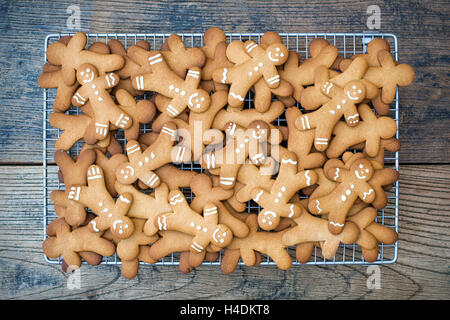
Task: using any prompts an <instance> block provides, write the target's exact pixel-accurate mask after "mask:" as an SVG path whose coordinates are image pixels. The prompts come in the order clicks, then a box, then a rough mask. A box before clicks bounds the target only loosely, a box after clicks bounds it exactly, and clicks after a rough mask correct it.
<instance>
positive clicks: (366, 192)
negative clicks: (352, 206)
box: [356, 183, 375, 203]
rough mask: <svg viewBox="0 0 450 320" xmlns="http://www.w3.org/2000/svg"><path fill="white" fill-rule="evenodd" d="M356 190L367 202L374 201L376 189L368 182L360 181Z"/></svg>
mask: <svg viewBox="0 0 450 320" xmlns="http://www.w3.org/2000/svg"><path fill="white" fill-rule="evenodd" d="M356 192H358V197H360V198H361V200H362V201H364V202H365V203H372V202H373V201H374V200H375V190H374V189H373V188H372V186H371V185H370V184H368V183H360V186H359V188H358V189H357V190H356Z"/></svg>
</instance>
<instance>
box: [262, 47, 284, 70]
mask: <svg viewBox="0 0 450 320" xmlns="http://www.w3.org/2000/svg"><path fill="white" fill-rule="evenodd" d="M266 52H267V58H268V59H269V60H270V61H271V62H272V63H273V64H274V65H276V66H278V65H281V64H283V63H285V62H286V60H287V57H288V51H287V48H286V47H285V46H284V45H282V44H280V43H275V44H272V45H271V46H269V47H268V48H267V51H266Z"/></svg>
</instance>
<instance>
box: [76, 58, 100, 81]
mask: <svg viewBox="0 0 450 320" xmlns="http://www.w3.org/2000/svg"><path fill="white" fill-rule="evenodd" d="M97 77H98V70H97V68H96V67H94V66H93V65H92V64H90V63H84V64H82V65H81V66H80V67H79V68H78V69H77V81H78V82H79V83H80V84H82V85H83V84H86V83H89V82H91V81H92V80H94V79H95V78H97Z"/></svg>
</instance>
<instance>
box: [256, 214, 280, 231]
mask: <svg viewBox="0 0 450 320" xmlns="http://www.w3.org/2000/svg"><path fill="white" fill-rule="evenodd" d="M279 223H280V215H278V214H277V213H276V212H274V211H270V210H262V211H261V212H260V213H259V215H258V224H259V225H260V227H261V228H262V229H264V230H273V229H275V228H276V227H277V226H278V224H279Z"/></svg>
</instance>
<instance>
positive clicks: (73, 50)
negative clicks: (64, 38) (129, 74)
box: [47, 32, 124, 86]
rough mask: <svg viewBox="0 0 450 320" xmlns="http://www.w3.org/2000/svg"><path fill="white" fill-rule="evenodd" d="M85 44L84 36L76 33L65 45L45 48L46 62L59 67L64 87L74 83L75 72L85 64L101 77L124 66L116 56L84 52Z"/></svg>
mask: <svg viewBox="0 0 450 320" xmlns="http://www.w3.org/2000/svg"><path fill="white" fill-rule="evenodd" d="M86 42H87V37H86V34H84V33H83V32H77V33H76V34H75V35H74V36H73V37H72V38H71V39H70V40H69V42H68V43H67V45H66V44H64V43H62V42H61V41H58V42H55V43H52V44H51V45H50V46H49V47H48V48H47V59H48V61H49V62H50V63H52V64H54V65H57V66H61V71H62V75H63V79H64V82H65V84H66V85H69V86H70V85H73V84H74V83H75V81H76V80H77V78H76V71H77V70H78V69H80V66H81V65H83V64H85V63H89V64H92V65H94V66H95V67H96V69H97V70H98V73H99V74H101V75H103V74H105V73H107V72H111V71H115V70H119V69H120V68H122V66H123V64H124V59H123V58H122V57H121V56H120V55H118V54H100V53H96V52H94V51H90V50H85V49H84V48H85V46H86Z"/></svg>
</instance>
